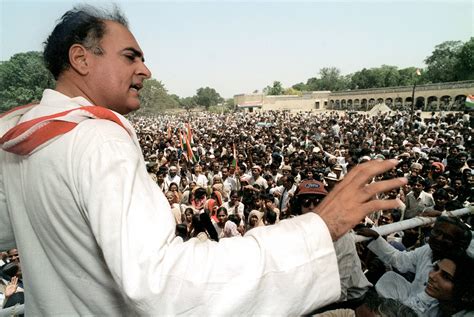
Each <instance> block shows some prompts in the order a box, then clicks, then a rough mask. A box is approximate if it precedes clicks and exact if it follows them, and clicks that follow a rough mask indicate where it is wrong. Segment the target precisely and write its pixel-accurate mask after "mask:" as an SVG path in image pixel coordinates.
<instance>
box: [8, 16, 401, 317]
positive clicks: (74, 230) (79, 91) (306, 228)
mask: <svg viewBox="0 0 474 317" xmlns="http://www.w3.org/2000/svg"><path fill="white" fill-rule="evenodd" d="M44 57H45V61H46V65H47V67H48V69H49V70H50V71H51V72H52V74H53V75H54V77H55V79H56V89H55V90H45V92H44V94H43V98H42V100H41V102H40V103H39V104H38V105H31V106H27V107H22V108H18V109H15V110H14V111H11V112H9V113H6V114H4V115H2V117H1V118H0V135H2V138H1V141H0V143H1V144H2V151H0V164H1V165H0V249H2V250H5V249H9V248H13V247H18V250H19V251H20V252H21V254H22V263H23V272H24V283H25V289H26V290H27V292H28V294H27V301H26V311H25V312H26V314H27V315H32V316H41V315H126V316H133V315H177V314H192V315H229V314H235V313H236V312H238V313H239V314H242V315H272V314H280V315H300V314H303V313H305V312H308V311H311V310H313V309H315V308H317V307H320V306H323V305H326V304H328V303H330V302H332V301H334V300H337V299H338V297H339V296H340V288H339V286H338V285H339V275H338V270H337V261H336V256H335V253H334V247H333V243H332V241H333V240H337V239H338V238H339V237H341V236H342V235H343V234H344V233H345V232H347V231H348V230H349V229H350V228H351V227H352V226H354V225H355V224H357V223H358V222H359V220H360V219H361V218H363V217H364V216H365V215H366V214H368V213H369V212H372V211H374V210H378V209H388V208H395V207H396V206H397V205H398V202H397V201H394V200H384V201H376V200H375V201H374V200H372V197H373V196H374V195H376V194H377V193H379V192H384V191H386V190H389V189H391V188H394V187H399V186H401V185H403V184H404V183H405V180H404V179H393V180H388V181H383V182H378V183H372V184H370V185H367V183H368V180H370V179H372V178H373V177H375V176H376V175H378V174H380V173H383V172H385V171H387V170H389V169H391V168H393V167H395V166H396V164H397V161H396V160H390V161H373V162H371V163H370V164H365V165H363V166H358V167H356V168H355V169H354V170H353V172H352V173H349V174H348V175H347V176H346V177H345V180H344V181H343V182H342V183H341V184H340V186H337V187H336V188H335V189H334V190H333V192H332V193H330V194H329V195H328V196H327V197H326V199H325V200H323V201H322V202H321V203H320V204H319V205H318V207H317V208H316V209H315V210H314V212H310V213H307V214H305V215H302V216H300V217H296V218H294V219H291V220H287V221H284V222H282V223H280V224H278V225H274V226H270V227H268V228H259V229H255V230H252V232H249V233H248V234H247V235H246V236H245V237H243V238H233V239H225V240H226V241H222V242H219V243H213V242H210V241H201V240H199V239H191V240H189V241H188V242H185V243H183V242H182V240H181V241H177V240H175V220H174V219H173V215H172V213H171V211H170V207H169V204H168V202H167V201H166V198H165V196H164V195H163V193H162V192H161V191H160V190H159V188H158V187H157V186H156V183H154V182H153V181H152V180H151V179H150V177H149V176H148V174H147V171H146V168H145V162H144V159H143V156H142V152H141V149H140V147H139V142H138V140H137V137H136V134H135V132H134V130H133V127H132V126H131V124H130V123H129V122H128V121H127V120H126V119H125V118H124V117H123V116H122V115H124V114H127V113H129V112H131V111H134V110H136V109H138V108H139V106H140V100H139V90H140V89H141V88H142V87H143V81H144V80H145V79H147V78H150V76H151V73H150V71H149V70H148V68H147V67H146V66H145V64H144V54H143V52H142V50H141V48H140V46H139V45H138V43H137V41H136V40H135V38H134V36H133V35H132V34H131V32H130V31H129V30H128V26H127V22H126V20H125V18H124V17H123V16H122V15H121V14H120V13H119V12H117V11H115V12H112V13H103V12H99V11H98V10H96V9H94V8H91V7H85V8H75V9H73V10H71V11H68V12H67V13H66V14H65V15H64V16H63V17H62V19H61V20H60V21H59V23H58V24H57V25H56V27H55V29H54V30H53V32H52V34H51V35H50V36H49V38H48V39H47V41H46V44H45V50H44ZM99 105H100V106H99ZM198 167H199V166H197V167H196V169H195V170H196V174H197V175H202V174H200V172H201V171H198ZM260 171H261V170H260ZM253 172H254V171H253ZM202 176H203V177H205V176H204V175H202ZM277 241H278V243H275V242H277ZM190 268H195V269H190ZM236 272H238V274H235V273H236ZM45 286H47V288H46V289H45ZM279 288H281V289H283V288H284V289H285V290H286V291H285V292H273V290H275V289H279ZM270 293H271V296H268V295H269V294H270ZM211 303H212V305H211Z"/></svg>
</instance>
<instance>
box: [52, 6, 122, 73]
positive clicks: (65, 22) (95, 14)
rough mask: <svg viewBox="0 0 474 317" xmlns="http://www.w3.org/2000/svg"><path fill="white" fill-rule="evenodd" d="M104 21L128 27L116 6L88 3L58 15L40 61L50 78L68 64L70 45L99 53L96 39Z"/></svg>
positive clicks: (98, 42)
mask: <svg viewBox="0 0 474 317" xmlns="http://www.w3.org/2000/svg"><path fill="white" fill-rule="evenodd" d="M106 20H109V21H113V22H117V23H119V24H121V25H123V26H125V27H127V28H128V22H127V19H126V18H125V16H124V15H123V14H122V13H121V12H120V10H119V9H118V7H116V6H114V8H113V10H112V12H106V11H104V10H100V9H98V8H95V7H92V6H76V7H74V8H73V9H72V10H69V11H67V12H66V13H65V14H64V15H63V16H62V17H61V19H60V20H59V23H58V24H57V25H56V27H55V28H54V30H53V32H52V33H51V35H50V36H49V37H48V39H47V40H46V41H45V42H44V45H45V47H44V52H43V58H44V62H45V65H46V68H48V70H49V71H50V72H51V74H53V76H54V79H56V80H57V79H58V77H59V75H60V74H61V73H62V72H63V71H65V70H67V69H68V68H69V67H70V66H71V64H70V62H69V49H70V48H71V46H72V45H74V44H80V45H82V46H84V47H85V48H86V49H87V50H90V51H91V52H93V53H94V54H96V55H102V54H103V50H102V48H101V47H100V40H101V39H102V38H103V36H104V34H105V32H106V26H105V21H106Z"/></svg>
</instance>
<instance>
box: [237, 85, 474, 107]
mask: <svg viewBox="0 0 474 317" xmlns="http://www.w3.org/2000/svg"><path fill="white" fill-rule="evenodd" d="M412 93H413V87H412V86H404V87H387V88H374V89H358V90H349V91H337V92H331V91H313V92H306V93H303V94H302V95H291V96H288V95H281V96H268V95H264V94H240V95H235V96H234V102H235V104H236V105H237V107H238V108H239V109H243V110H245V111H250V112H251V111H268V110H289V111H322V110H332V109H335V110H359V111H367V110H370V109H371V108H372V107H373V106H374V105H376V104H386V105H387V106H388V107H390V108H391V109H394V110H395V109H407V107H411V103H412ZM468 95H474V80H471V81H460V82H453V83H442V84H428V85H420V86H417V87H416V89H415V105H416V106H417V108H418V109H423V110H427V111H431V110H441V109H443V110H460V109H462V105H463V104H464V101H465V100H466V96H468Z"/></svg>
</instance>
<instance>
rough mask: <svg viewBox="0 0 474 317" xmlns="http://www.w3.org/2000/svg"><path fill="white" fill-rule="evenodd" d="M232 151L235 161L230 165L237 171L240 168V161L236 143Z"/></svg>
mask: <svg viewBox="0 0 474 317" xmlns="http://www.w3.org/2000/svg"><path fill="white" fill-rule="evenodd" d="M232 149H233V154H232V155H233V156H234V159H233V160H232V163H231V164H230V165H231V166H232V167H233V168H234V169H235V170H237V167H238V164H239V162H238V159H237V151H236V150H235V143H234V144H233V145H232Z"/></svg>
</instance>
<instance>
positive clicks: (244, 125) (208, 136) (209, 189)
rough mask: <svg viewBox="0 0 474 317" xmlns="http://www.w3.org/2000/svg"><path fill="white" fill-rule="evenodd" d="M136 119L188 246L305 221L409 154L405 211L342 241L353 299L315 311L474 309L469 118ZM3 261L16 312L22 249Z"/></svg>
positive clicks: (473, 167) (395, 193) (281, 115)
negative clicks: (394, 228)
mask: <svg viewBox="0 0 474 317" xmlns="http://www.w3.org/2000/svg"><path fill="white" fill-rule="evenodd" d="M130 120H131V122H132V123H133V125H134V128H135V130H136V133H137V136H138V139H139V142H140V145H141V148H142V151H143V156H144V160H145V162H144V164H146V167H147V170H148V172H149V174H150V177H152V178H153V179H154V180H155V182H156V183H157V185H158V186H159V187H160V188H161V189H162V191H163V193H164V194H165V195H166V198H167V199H168V202H169V204H170V207H171V210H172V212H173V215H174V218H175V220H176V235H177V236H178V237H180V238H181V239H183V240H184V241H186V240H188V239H191V238H198V239H212V240H215V241H219V240H220V239H226V238H230V237H234V236H242V235H245V233H246V232H247V231H249V230H258V227H260V226H271V225H275V224H277V223H278V222H280V221H284V220H285V219H287V218H292V217H297V216H298V215H300V214H303V213H306V212H309V211H312V210H314V208H315V207H316V206H317V205H318V203H319V202H320V201H321V200H322V199H323V198H324V196H326V195H327V194H328V192H330V191H331V190H332V189H333V188H334V187H335V186H337V184H338V182H340V181H341V180H342V179H343V178H344V177H345V175H346V174H347V173H348V171H349V170H351V169H352V168H353V167H354V166H356V165H358V164H363V163H364V162H366V161H370V160H377V159H391V158H396V159H398V160H399V161H400V163H399V165H398V167H397V168H395V169H393V170H391V171H389V172H387V173H386V174H384V175H381V176H380V178H385V179H389V178H395V177H407V178H408V180H409V182H408V185H406V186H403V187H400V188H399V189H396V190H392V191H390V192H387V193H385V194H383V195H380V196H379V197H374V199H382V200H383V199H392V198H395V197H397V198H398V199H399V200H400V207H399V208H398V209H393V210H389V211H384V212H374V213H373V214H371V215H370V216H368V217H366V218H365V219H363V220H361V223H360V225H359V226H357V227H356V228H355V231H357V233H359V234H360V235H364V236H367V237H371V238H372V240H371V241H369V242H362V243H355V231H353V232H350V233H348V234H346V235H345V236H343V237H342V238H341V239H339V240H338V241H336V242H335V243H334V245H335V249H336V253H337V258H338V266H339V273H340V278H341V288H342V292H341V297H340V299H339V301H338V303H335V304H333V305H331V306H330V307H325V308H324V309H323V310H320V311H318V312H315V313H318V314H321V315H325V314H326V315H328V316H329V315H330V314H333V315H331V316H353V315H354V314H355V315H357V316H362V315H363V312H364V311H371V312H372V313H374V314H378V315H380V316H389V314H388V313H387V312H388V311H392V312H393V311H395V312H397V313H398V315H401V316H417V315H418V316H451V315H456V314H457V315H456V316H463V315H469V314H473V311H474V288H473V287H472V285H473V284H472V283H473V282H474V279H473V274H472V270H473V269H474V267H473V264H472V263H473V262H472V256H473V255H474V254H473V252H472V245H471V246H470V243H471V240H472V233H471V229H470V228H471V225H472V221H473V217H471V216H470V215H466V216H463V217H461V218H457V217H452V215H451V212H452V211H453V210H458V209H461V208H465V207H468V206H470V205H472V202H473V185H474V160H473V146H472V144H473V141H474V140H473V137H472V126H473V122H472V121H473V118H472V117H470V115H469V113H460V112H456V113H442V112H441V113H437V114H436V115H435V114H433V115H431V116H428V117H422V116H421V113H415V114H414V115H410V113H407V112H389V113H379V114H378V115H375V116H369V115H368V114H366V113H354V112H326V113H313V112H304V113H303V112H301V113H290V112H286V111H285V112H275V111H269V112H253V113H248V112H247V113H243V112H236V113H232V114H211V113H207V112H200V113H189V112H188V113H181V114H174V115H161V116H155V117H142V116H136V115H134V116H131V117H130ZM417 216H425V217H438V218H437V220H436V222H435V223H434V225H432V226H423V227H417V228H413V229H409V230H405V231H401V232H394V233H391V234H389V235H388V236H385V237H379V235H378V234H377V232H376V231H374V230H372V229H374V228H375V227H378V226H382V225H385V224H389V223H393V222H399V221H403V220H406V219H410V218H414V217H417ZM20 257H21V255H20ZM2 261H3V262H4V265H3V266H2V270H1V274H2V276H1V279H0V283H1V288H0V293H1V294H2V296H3V298H4V307H9V306H14V305H18V303H21V302H22V300H23V297H22V296H19V295H15V294H17V293H20V292H22V291H23V290H22V288H21V268H20V258H19V257H18V252H17V251H16V249H13V250H8V251H6V252H5V253H3V256H2ZM12 285H13V286H12ZM12 298H13V299H12ZM351 314H352V315H351ZM384 314H385V315H384Z"/></svg>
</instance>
